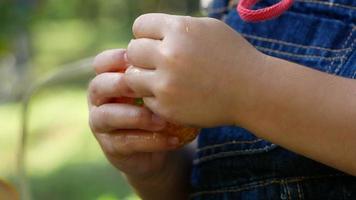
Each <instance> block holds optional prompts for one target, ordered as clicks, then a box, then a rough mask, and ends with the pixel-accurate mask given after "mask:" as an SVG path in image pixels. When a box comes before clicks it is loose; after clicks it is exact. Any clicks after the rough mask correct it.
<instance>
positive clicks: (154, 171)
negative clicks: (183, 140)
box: [88, 50, 178, 180]
mask: <svg viewBox="0 0 356 200" xmlns="http://www.w3.org/2000/svg"><path fill="white" fill-rule="evenodd" d="M124 57H125V51H124V50H109V51H105V52H104V53H102V54H100V55H98V56H97V57H96V59H95V61H94V65H95V70H96V72H97V74H98V75H97V76H96V77H95V78H94V79H93V80H92V82H91V84H90V86H89V97H88V100H89V110H90V126H91V129H92V131H93V132H94V135H95V137H96V138H97V140H98V141H99V143H100V145H101V147H102V149H103V151H104V152H105V154H106V156H107V158H108V159H109V160H110V162H111V163H112V164H113V165H114V166H116V167H117V168H118V169H119V170H121V171H122V172H124V173H125V174H126V175H127V176H128V177H130V178H133V177H137V179H139V180H144V179H145V178H146V177H155V176H158V175H160V174H164V173H165V170H163V169H168V168H167V167H166V165H167V162H166V159H167V154H168V153H167V152H168V151H170V150H172V149H174V148H176V146H177V145H178V143H177V142H178V141H177V139H176V138H171V137H168V136H164V135H159V134H155V133H153V132H151V131H159V130H161V129H163V128H164V127H165V124H166V122H165V121H162V120H160V118H158V117H157V116H155V115H153V113H152V112H151V111H149V110H148V109H147V108H144V107H139V106H134V105H128V104H118V103H115V101H114V100H113V99H115V98H117V97H121V96H133V93H132V91H130V89H129V88H128V87H127V85H126V84H125V82H124V81H123V74H122V73H118V71H120V70H122V69H124V68H126V64H125V58H124ZM171 158H172V156H171Z"/></svg>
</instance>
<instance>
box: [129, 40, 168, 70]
mask: <svg viewBox="0 0 356 200" xmlns="http://www.w3.org/2000/svg"><path fill="white" fill-rule="evenodd" d="M161 43H162V42H161V41H158V40H152V39H147V38H142V39H136V40H131V41H130V43H129V45H128V47H127V59H128V61H129V63H130V65H134V66H137V67H141V68H147V69H155V68H156V66H157V64H158V60H159V57H158V56H159V52H160V50H159V48H160V45H161Z"/></svg>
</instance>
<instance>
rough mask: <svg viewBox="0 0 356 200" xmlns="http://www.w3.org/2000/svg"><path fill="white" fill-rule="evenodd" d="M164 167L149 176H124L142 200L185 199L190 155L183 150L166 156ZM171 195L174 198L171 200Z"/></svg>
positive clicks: (187, 187) (187, 191)
mask: <svg viewBox="0 0 356 200" xmlns="http://www.w3.org/2000/svg"><path fill="white" fill-rule="evenodd" d="M166 163H167V164H166V165H165V166H164V167H163V168H162V169H161V170H160V172H159V173H154V174H151V175H150V176H144V177H142V176H130V175H127V174H126V175H125V176H126V178H127V180H128V182H129V184H130V185H131V186H132V187H133V188H134V190H135V191H136V192H137V194H138V195H139V196H140V197H141V198H142V199H186V198H187V195H188V193H189V189H190V188H189V176H190V168H191V155H190V154H189V153H188V152H187V151H186V150H185V149H183V150H180V151H176V152H172V153H171V154H169V155H168V159H167V160H166ZM172 194H175V195H176V198H172Z"/></svg>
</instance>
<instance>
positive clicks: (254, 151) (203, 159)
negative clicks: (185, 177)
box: [193, 144, 277, 165]
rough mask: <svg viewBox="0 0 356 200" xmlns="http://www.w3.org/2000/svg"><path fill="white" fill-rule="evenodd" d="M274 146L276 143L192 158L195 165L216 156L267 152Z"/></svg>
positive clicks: (223, 156)
mask: <svg viewBox="0 0 356 200" xmlns="http://www.w3.org/2000/svg"><path fill="white" fill-rule="evenodd" d="M275 147H277V145H275V144H270V145H267V146H264V147H262V148H256V149H244V150H236V151H226V152H219V153H216V154H211V155H208V156H202V157H200V158H196V159H194V160H193V164H194V165H197V164H200V163H203V162H206V161H210V160H215V159H218V158H225V157H230V156H235V155H248V154H253V153H260V152H267V151H269V150H270V149H273V148H275Z"/></svg>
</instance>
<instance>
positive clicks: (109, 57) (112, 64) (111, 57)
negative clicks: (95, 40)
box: [93, 49, 128, 74]
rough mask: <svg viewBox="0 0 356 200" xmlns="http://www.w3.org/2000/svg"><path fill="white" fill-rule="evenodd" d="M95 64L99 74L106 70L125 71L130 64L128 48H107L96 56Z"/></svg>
mask: <svg viewBox="0 0 356 200" xmlns="http://www.w3.org/2000/svg"><path fill="white" fill-rule="evenodd" d="M93 66H94V69H95V72H96V73H97V74H100V73H104V72H119V71H121V72H123V71H125V69H126V68H127V66H128V64H127V58H126V50H125V49H111V50H106V51H104V52H102V53H100V54H99V55H97V56H96V57H95V58H94V62H93Z"/></svg>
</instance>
